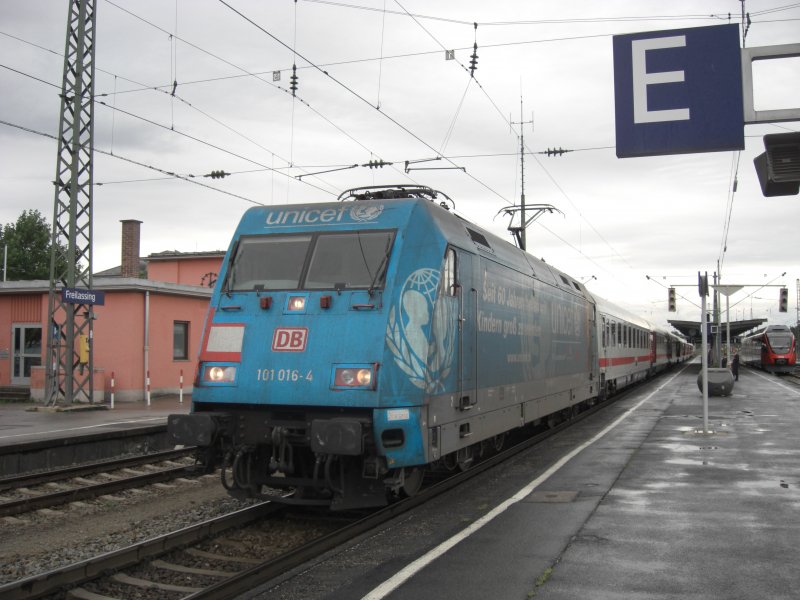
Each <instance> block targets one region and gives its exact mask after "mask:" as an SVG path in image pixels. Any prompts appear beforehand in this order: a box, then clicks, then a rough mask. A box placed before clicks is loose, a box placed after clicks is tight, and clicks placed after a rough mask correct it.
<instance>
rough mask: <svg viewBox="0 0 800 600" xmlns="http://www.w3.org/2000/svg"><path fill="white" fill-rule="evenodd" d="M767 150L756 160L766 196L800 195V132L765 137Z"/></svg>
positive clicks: (762, 189) (773, 134)
mask: <svg viewBox="0 0 800 600" xmlns="http://www.w3.org/2000/svg"><path fill="white" fill-rule="evenodd" d="M764 150H765V152H764V153H763V154H759V155H758V156H756V157H755V158H754V159H753V164H754V165H755V168H756V174H757V175H758V182H759V183H760V184H761V192H762V193H763V194H764V196H766V197H771V196H794V195H796V194H797V193H798V192H800V132H794V133H771V134H768V135H765V136H764Z"/></svg>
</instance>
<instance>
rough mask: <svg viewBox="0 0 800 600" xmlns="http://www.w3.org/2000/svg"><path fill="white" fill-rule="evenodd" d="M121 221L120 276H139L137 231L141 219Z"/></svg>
mask: <svg viewBox="0 0 800 600" xmlns="http://www.w3.org/2000/svg"><path fill="white" fill-rule="evenodd" d="M120 222H121V223H122V270H121V272H120V275H121V276H122V277H139V231H140V225H141V224H142V222H141V221H137V220H136V219H123V220H121V221H120Z"/></svg>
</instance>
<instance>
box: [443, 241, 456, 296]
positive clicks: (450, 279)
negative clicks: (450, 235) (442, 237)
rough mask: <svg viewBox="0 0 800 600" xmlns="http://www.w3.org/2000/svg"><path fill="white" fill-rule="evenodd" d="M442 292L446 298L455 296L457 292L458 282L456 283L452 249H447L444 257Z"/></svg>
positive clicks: (454, 253)
mask: <svg viewBox="0 0 800 600" xmlns="http://www.w3.org/2000/svg"><path fill="white" fill-rule="evenodd" d="M442 291H443V292H444V293H445V294H446V295H448V296H455V295H456V293H457V291H458V282H457V281H456V251H455V250H453V249H452V248H448V249H447V252H445V255H444V272H443V273H442Z"/></svg>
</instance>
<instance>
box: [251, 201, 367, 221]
mask: <svg viewBox="0 0 800 600" xmlns="http://www.w3.org/2000/svg"><path fill="white" fill-rule="evenodd" d="M381 213H383V205H378V206H375V205H368V206H357V207H352V208H349V207H348V206H342V207H341V208H307V209H303V210H271V211H269V212H268V213H267V217H266V219H265V222H266V224H267V225H278V226H281V225H331V224H335V223H342V222H347V221H348V219H347V218H346V217H347V216H349V218H350V219H349V220H352V221H357V222H366V221H374V220H375V219H377V218H378V217H379V216H380V215H381Z"/></svg>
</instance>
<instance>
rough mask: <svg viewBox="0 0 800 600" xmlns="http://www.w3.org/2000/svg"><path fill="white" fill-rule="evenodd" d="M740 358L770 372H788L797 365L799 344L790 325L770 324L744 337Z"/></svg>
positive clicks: (746, 363)
mask: <svg viewBox="0 0 800 600" xmlns="http://www.w3.org/2000/svg"><path fill="white" fill-rule="evenodd" d="M739 360H740V361H741V362H742V363H743V364H745V365H749V366H751V367H758V368H759V369H764V370H765V371H769V372H770V373H778V374H786V373H791V372H792V371H794V368H795V366H796V365H797V346H796V344H795V339H794V334H793V333H792V330H791V329H789V326H788V325H768V326H767V327H765V328H763V329H759V330H758V331H756V332H755V333H753V334H752V335H748V336H747V337H744V338H742V345H741V349H740V351H739Z"/></svg>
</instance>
